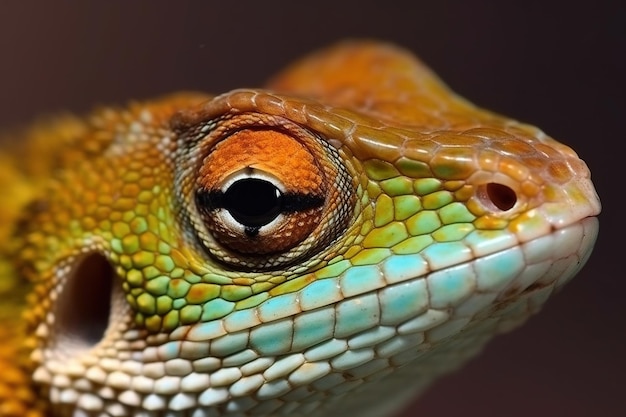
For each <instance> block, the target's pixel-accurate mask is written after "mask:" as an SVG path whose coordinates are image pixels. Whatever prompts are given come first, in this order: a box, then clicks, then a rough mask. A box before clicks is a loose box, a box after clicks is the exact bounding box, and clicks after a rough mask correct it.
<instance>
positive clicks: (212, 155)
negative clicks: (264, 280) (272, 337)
mask: <svg viewBox="0 0 626 417" xmlns="http://www.w3.org/2000/svg"><path fill="white" fill-rule="evenodd" d="M215 134H216V135H217V134H219V135H220V136H219V137H218V138H217V140H215V138H211V137H210V135H209V138H211V139H214V140H213V142H212V143H211V146H208V147H207V149H206V151H205V152H206V154H205V156H204V157H203V158H202V161H201V164H200V166H199V168H198V172H197V174H196V180H195V182H196V185H195V194H194V199H195V207H196V211H197V213H198V217H199V220H200V221H199V222H194V227H195V228H196V232H197V235H198V237H199V238H200V240H201V242H202V244H203V246H204V247H205V248H206V249H207V250H208V251H209V253H210V254H211V255H213V256H214V257H216V258H217V259H218V260H220V261H222V262H225V263H228V264H232V265H241V266H245V267H249V268H255V269H259V268H260V269H272V268H278V267H283V266H286V265H288V264H290V263H293V262H295V261H297V260H298V259H300V258H301V257H302V256H304V255H310V254H312V253H314V252H318V251H319V250H321V249H322V248H323V247H325V245H328V244H329V243H330V242H331V241H332V240H334V239H335V238H336V237H337V236H338V234H339V232H341V231H342V230H343V229H345V227H346V226H347V224H348V223H349V221H350V218H351V215H352V213H353V209H354V204H355V193H354V190H353V184H352V180H351V177H350V175H349V174H348V171H347V169H346V168H345V166H344V165H343V163H342V162H341V161H342V160H341V158H340V156H339V154H338V153H337V150H336V149H334V148H333V147H332V146H330V145H329V144H328V143H327V142H326V141H324V140H322V139H321V138H319V137H317V136H316V135H315V134H313V133H311V132H309V131H307V130H306V129H303V128H302V127H300V126H296V125H292V124H291V123H286V122H285V121H282V122H281V125H280V126H253V127H247V128H238V129H234V131H232V132H227V133H226V134H224V132H223V131H220V130H219V129H216V133H215Z"/></svg>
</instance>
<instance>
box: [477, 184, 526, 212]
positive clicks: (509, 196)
mask: <svg viewBox="0 0 626 417" xmlns="http://www.w3.org/2000/svg"><path fill="white" fill-rule="evenodd" d="M478 195H479V197H480V198H481V200H482V201H483V203H484V204H485V205H486V206H488V207H493V208H496V209H498V210H501V211H507V210H510V209H512V208H513V206H515V203H517V194H516V193H515V191H513V189H512V188H511V187H508V186H506V185H504V184H499V183H497V182H490V183H487V184H484V185H482V186H481V187H480V189H479V193H478Z"/></svg>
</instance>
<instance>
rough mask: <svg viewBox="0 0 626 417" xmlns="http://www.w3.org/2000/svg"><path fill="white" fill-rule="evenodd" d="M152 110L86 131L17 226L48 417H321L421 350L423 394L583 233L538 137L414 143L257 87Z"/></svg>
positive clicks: (523, 310)
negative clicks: (296, 413)
mask: <svg viewBox="0 0 626 417" xmlns="http://www.w3.org/2000/svg"><path fill="white" fill-rule="evenodd" d="M164 103H165V104H164ZM164 103H153V104H150V105H146V106H136V107H133V108H131V109H130V110H128V111H125V112H119V113H106V112H105V113H102V114H100V115H99V116H97V117H95V118H94V120H93V126H94V127H93V137H97V138H99V139H102V137H104V136H106V137H108V139H107V140H108V141H109V145H108V147H107V149H106V150H105V152H103V153H102V154H101V155H98V156H94V157H93V158H92V159H90V160H88V161H84V162H83V163H79V164H76V165H74V166H71V167H67V168H66V169H64V170H63V171H62V172H61V173H60V174H59V175H58V176H57V177H56V178H55V179H54V180H53V181H52V182H51V184H50V187H49V189H48V194H47V195H46V196H45V199H44V200H45V203H44V204H41V205H40V207H39V209H38V210H37V211H36V213H34V217H33V221H32V222H31V223H30V225H29V226H27V228H28V230H29V232H28V234H27V237H26V245H25V248H24V250H23V251H22V255H21V256H22V259H21V262H22V264H24V265H25V267H24V270H25V271H27V273H28V275H29V276H30V277H31V278H32V279H33V280H34V282H35V290H34V292H33V294H32V296H31V313H30V314H29V320H30V323H31V324H32V331H33V334H32V337H31V339H30V341H31V343H32V346H33V353H32V359H33V366H34V374H33V375H34V383H35V384H36V385H38V386H39V387H40V388H41V390H42V392H43V393H44V395H45V396H46V398H48V400H49V402H50V403H51V409H52V410H53V412H54V413H55V415H63V416H65V415H68V416H69V415H101V414H102V413H107V415H113V416H118V415H119V416H121V415H124V416H130V415H143V414H141V413H142V412H143V411H148V412H151V413H154V414H153V415H155V416H165V415H169V414H167V413H168V412H169V411H177V412H181V413H187V414H184V415H196V414H194V410H205V414H206V415H233V416H234V415H243V414H241V413H247V414H245V415H251V416H252V415H258V416H263V415H268V414H269V413H271V412H274V411H275V412H280V410H284V411H285V412H287V411H288V410H289V409H291V408H290V407H296V406H298V404H299V407H302V408H301V410H306V413H308V414H307V415H314V414H311V413H313V410H316V409H318V408H319V407H322V404H324V405H323V407H326V406H328V405H329V404H332V403H333V402H334V401H335V400H337V401H338V400H339V399H340V398H341V394H342V393H345V392H346V391H349V390H351V389H353V388H357V387H359V388H358V389H365V390H367V388H366V387H367V385H368V382H371V381H376V380H377V379H379V378H382V377H384V376H385V375H387V374H388V373H389V372H391V370H393V369H396V368H398V367H400V366H401V365H406V364H409V363H416V362H415V361H416V360H417V361H419V359H418V358H420V357H422V358H423V359H424V360H426V358H429V359H428V361H429V362H425V363H421V364H419V365H417V366H419V367H420V372H421V374H422V375H423V380H419V381H417V382H416V383H415V384H416V387H417V386H419V385H420V384H424V383H426V382H427V380H429V379H431V378H432V377H434V376H436V375H438V374H439V373H441V372H443V371H445V370H446V369H448V368H449V367H452V366H456V365H457V364H458V363H459V362H462V361H463V360H465V359H466V358H467V357H468V356H470V355H471V354H473V353H474V352H475V351H476V350H477V349H478V348H479V347H480V346H482V344H483V343H484V342H485V341H486V340H487V339H488V338H489V337H488V336H490V335H492V334H494V333H496V332H498V331H501V330H505V329H507V328H509V327H511V326H512V325H513V324H516V323H518V322H520V321H522V320H524V319H525V318H526V317H527V316H528V314H530V313H532V312H534V310H535V308H536V305H537V303H539V301H540V300H543V299H544V298H545V297H544V296H545V295H547V294H549V293H551V292H552V291H553V290H554V288H555V287H558V286H559V285H561V284H563V283H564V282H565V281H567V280H568V279H569V278H571V277H572V276H573V275H574V274H575V273H576V272H577V271H578V270H579V269H580V268H581V267H582V265H583V264H584V262H585V260H586V258H587V256H588V255H589V253H590V251H591V248H592V246H593V242H594V240H595V235H596V232H597V222H596V221H595V219H594V218H593V217H594V216H595V215H597V214H598V212H599V209H600V207H599V202H598V200H597V196H596V195H595V191H594V189H593V186H592V184H591V182H590V179H589V172H588V170H587V168H586V166H585V164H584V163H583V162H582V161H581V160H579V159H578V158H577V156H576V155H575V154H574V152H573V151H571V150H570V149H569V148H567V147H566V146H564V145H561V144H558V143H557V142H555V141H553V140H552V139H550V138H548V137H546V136H545V135H544V134H542V133H541V132H539V131H538V130H536V129H534V128H531V127H529V126H525V125H520V124H516V123H514V122H506V121H504V120H503V119H501V118H499V117H496V116H493V115H490V114H486V113H480V112H479V111H478V110H475V109H474V110H472V111H475V112H476V113H475V114H474V116H475V117H482V118H484V119H482V120H480V125H484V124H487V125H489V126H490V127H488V128H484V127H478V126H477V125H478V124H479V123H478V122H477V121H476V119H475V118H473V117H474V116H473V117H472V118H468V119H467V120H465V121H463V122H459V123H456V124H454V125H449V126H437V127H436V128H432V129H422V130H420V129H419V128H418V127H417V126H411V125H408V124H396V125H393V124H392V123H389V122H386V121H384V120H381V119H380V118H374V117H372V116H371V115H368V113H367V112H366V111H364V112H361V113H359V112H358V111H356V110H354V109H353V110H348V109H346V108H339V107H331V106H328V105H325V104H323V103H318V102H315V101H309V100H302V99H299V98H296V97H294V96H281V95H277V94H270V93H266V92H263V91H244V90H242V91H235V92H232V93H229V94H227V95H223V96H220V97H216V98H214V99H212V100H210V101H208V102H206V103H204V104H201V105H199V104H197V100H196V99H194V100H188V102H187V104H185V100H184V99H179V101H178V102H177V105H176V106H175V107H178V108H179V109H183V111H180V112H178V113H177V114H175V115H173V114H174V112H173V110H172V109H173V106H171V105H170V104H167V103H170V102H168V101H165V102H164ZM468 111H470V110H468ZM539 304H540V303H539ZM487 318H488V320H486V319H487ZM454 343H458V346H459V347H460V351H458V352H454V355H455V356H454V357H455V358H456V359H455V360H452V359H451V356H446V355H445V354H444V355H440V356H437V355H432V356H431V352H437V348H439V347H442V346H444V347H446V350H445V352H452V351H454V349H453V346H454ZM438 361H441V362H438ZM359 401H360V400H359ZM319 409H320V410H321V409H322V408H319ZM198 413H200V414H198V415H205V414H202V412H201V411H198ZM238 413H239V414H238ZM306 413H305V414H306ZM315 415H317V414H315Z"/></svg>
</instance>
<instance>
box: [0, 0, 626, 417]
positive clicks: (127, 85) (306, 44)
mask: <svg viewBox="0 0 626 417" xmlns="http://www.w3.org/2000/svg"><path fill="white" fill-rule="evenodd" d="M394 3H399V2H391V1H384V2H365V1H359V2H356V1H347V2H339V1H312V2H289V3H288V2H278V1H263V2H244V1H233V2H225V1H222V2H209V1H206V2H201V1H195V2H193V1H178V2H175V1H170V2H165V1H133V2H95V1H94V2H80V1H74V2H69V1H59V2H48V1H23V2H2V3H0V126H1V127H4V128H6V127H10V126H15V125H18V124H21V123H26V122H28V121H29V120H31V119H32V118H33V117H35V116H36V115H38V114H41V113H49V112H53V111H57V110H71V111H76V112H82V111H86V110H88V109H89V108H91V107H92V106H93V105H97V104H107V103H124V102H126V101H127V100H129V99H132V98H147V97H150V96H154V95H158V94H161V93H165V92H169V91H172V90H181V89H189V90H203V91H210V92H215V93H219V92H224V91H227V90H229V89H232V88H236V87H255V86H260V85H262V83H263V81H264V80H265V79H267V77H269V76H270V75H271V74H272V73H273V72H274V71H276V70H277V69H279V68H281V67H282V66H283V65H284V64H286V63H288V62H289V61H291V60H292V59H294V58H296V57H298V56H300V55H301V54H303V53H305V52H308V51H310V50H311V49H314V48H317V47H320V46H323V45H326V44H328V43H331V42H334V41H336V40H338V39H342V38H346V37H367V38H379V39H383V40H389V41H394V42H396V43H398V44H400V45H403V46H405V47H407V48H409V49H411V50H413V51H415V52H416V53H417V54H418V55H419V56H420V57H421V58H422V59H423V60H424V61H426V62H427V63H428V64H429V65H430V66H431V67H432V68H433V69H435V71H436V72H437V73H438V74H439V75H440V76H441V77H442V78H443V79H444V80H446V82H447V83H448V84H449V85H450V86H451V87H452V88H453V89H455V90H456V91H457V92H459V93H461V94H462V95H464V96H466V97H467V98H469V99H470V100H472V101H473V102H475V103H477V104H480V105H482V106H484V107H487V108H490V109H493V110H497V111H498V112H500V113H504V114H507V115H510V116H513V117H515V118H517V119H520V120H522V121H525V122H529V123H533V124H536V125H538V126H540V127H541V128H542V129H544V130H545V131H546V132H547V133H548V134H550V135H551V136H553V137H555V138H557V139H559V140H561V141H563V142H565V143H567V144H569V145H571V146H572V147H574V149H576V151H577V152H578V153H579V154H580V155H581V156H582V157H583V159H585V160H586V161H587V162H588V164H589V165H590V167H591V170H592V172H593V178H594V181H595V184H596V186H597V189H598V193H599V194H600V196H601V199H602V202H603V205H604V211H603V213H602V215H601V217H600V219H601V220H600V238H599V241H598V243H597V245H596V250H595V253H594V254H593V256H592V257H591V260H590V261H589V263H588V264H587V266H586V267H585V269H584V270H583V272H582V273H581V274H580V275H579V276H578V277H577V278H576V279H574V281H572V283H571V284H569V285H568V286H567V287H566V288H565V289H564V291H562V292H561V293H560V294H558V295H557V296H555V297H554V298H553V299H552V300H551V302H549V303H548V305H547V307H546V308H545V309H544V311H543V312H542V313H541V314H540V315H539V316H537V317H535V318H533V319H532V320H531V321H530V322H529V323H528V324H527V325H525V326H524V327H523V328H521V329H519V330H517V331H515V332H513V333H511V334H508V335H505V336H501V337H499V338H497V339H496V340H495V341H494V342H492V343H491V344H490V345H489V347H488V349H487V350H486V352H485V353H484V354H483V355H482V356H481V357H479V358H478V359H476V360H474V361H472V362H471V363H470V364H469V366H467V367H466V368H464V369H463V370H462V371H460V372H459V373H457V374H454V375H451V376H450V377H447V378H445V379H443V380H441V381H440V382H438V383H437V384H436V385H434V386H433V387H432V389H431V390H430V391H429V392H428V393H427V394H426V395H425V396H424V397H423V398H422V399H421V400H420V401H419V402H417V403H416V404H415V405H414V406H413V407H412V408H411V410H410V411H407V413H406V414H405V417H408V416H417V415H423V416H429V417H439V416H441V417H444V416H445V417H453V416H473V415H476V416H482V417H490V416H498V417H500V416H509V417H516V416H525V417H527V416H531V415H532V416H571V417H582V416H605V417H612V416H616V417H617V416H626V393H625V392H624V391H625V390H626V359H625V356H626V349H625V348H626V343H625V342H624V336H625V335H624V330H625V329H626V324H625V320H626V303H625V302H624V301H623V300H624V299H625V298H626V280H625V278H626V273H625V268H624V264H625V263H626V254H625V253H624V252H625V248H626V244H625V243H624V242H625V241H626V227H624V224H625V222H626V210H624V207H625V206H624V205H621V204H623V203H621V200H622V199H623V194H624V193H625V192H626V190H625V187H624V183H625V181H626V178H625V177H626V160H625V159H626V153H624V151H623V143H624V139H625V138H624V132H625V129H624V122H625V121H626V112H625V110H626V106H625V101H626V91H625V90H626V89H625V83H624V79H625V78H626V65H625V59H626V13H625V6H624V4H625V2H623V1H621V2H620V1H609V0H595V1H593V2H585V3H579V2H565V1H553V2H549V1H545V2H534V1H530V0H515V1H509V2H502V1H472V2H469V1H463V0H459V1H450V0H447V1H431V2H419V3H421V4H420V5H416V6H409V5H406V4H405V5H403V6H399V5H394ZM407 3H408V2H407ZM582 5H584V7H583V6H582Z"/></svg>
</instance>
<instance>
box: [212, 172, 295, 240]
mask: <svg viewBox="0 0 626 417" xmlns="http://www.w3.org/2000/svg"><path fill="white" fill-rule="evenodd" d="M282 200H283V196H282V194H281V192H280V190H279V189H278V188H276V186H275V185H274V184H272V183H271V182H269V181H265V180H261V179H258V178H246V179H243V180H238V181H235V182H234V183H233V184H232V185H231V186H230V187H228V190H226V192H225V193H224V200H223V203H224V208H225V209H226V210H228V212H229V213H230V215H231V216H233V218H234V219H235V220H237V221H238V222H239V223H241V224H242V225H244V226H247V227H252V228H259V227H261V226H265V225H266V224H268V223H270V222H271V221H272V220H274V219H275V218H276V217H277V216H278V215H279V214H280V213H281V211H282Z"/></svg>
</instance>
